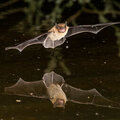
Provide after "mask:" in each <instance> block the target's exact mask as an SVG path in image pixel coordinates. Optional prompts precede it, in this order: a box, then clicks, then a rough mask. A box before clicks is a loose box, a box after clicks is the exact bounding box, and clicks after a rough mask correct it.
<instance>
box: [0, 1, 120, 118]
mask: <svg viewBox="0 0 120 120" xmlns="http://www.w3.org/2000/svg"><path fill="white" fill-rule="evenodd" d="M65 21H67V22H68V25H69V26H74V25H80V24H81V25H83V24H98V23H105V22H115V21H120V2H119V0H9V1H8V0H0V90H1V93H3V91H4V87H6V86H11V85H13V84H15V83H16V82H17V80H18V79H19V77H21V78H23V79H24V80H25V81H36V80H41V79H42V76H43V74H44V73H46V72H50V71H52V70H54V71H55V72H56V73H58V74H60V75H62V76H63V77H64V79H65V81H66V83H68V84H70V85H72V86H74V87H77V88H81V89H84V90H88V89H92V88H96V89H97V90H98V91H99V92H100V93H101V94H102V95H103V96H104V97H106V98H108V99H110V100H112V101H116V102H118V103H120V25H115V26H112V27H108V28H106V29H104V30H102V31H101V32H100V33H98V34H97V35H94V34H90V33H83V34H79V35H76V36H72V37H71V38H68V39H67V40H66V42H65V43H64V44H63V45H61V46H59V47H57V48H56V49H54V50H52V49H45V48H44V47H43V46H42V45H35V46H30V47H28V48H26V49H25V50H24V51H23V52H22V53H20V52H19V51H17V50H9V51H5V47H8V46H13V45H15V44H18V43H21V42H23V41H25V40H28V39H31V38H33V37H35V36H37V35H39V34H41V33H44V32H46V31H47V30H49V29H50V28H51V27H52V26H53V25H54V24H55V23H59V22H65ZM16 99H21V100H22V102H21V103H16V102H15V100H16ZM0 108H1V109H0V119H1V120H2V119H4V120H10V119H11V120H12V119H15V120H19V119H20V120H21V119H23V120H24V119H25V120H27V119H28V120H30V119H31V120H33V119H34V120H35V119H36V120H37V119H40V120H44V119H45V120H48V119H51V120H52V119H59V120H66V119H69V120H74V119H75V120H77V119H78V120H79V119H84V120H93V119H94V120H96V119H103V120H112V119H114V120H119V119H120V110H116V109H109V108H99V107H95V106H90V105H79V104H73V103H69V102H68V103H67V105H66V108H65V109H64V110H63V109H54V108H52V104H51V103H50V102H49V101H48V100H44V99H43V100H42V99H35V98H26V97H18V96H7V95H1V96H0Z"/></svg>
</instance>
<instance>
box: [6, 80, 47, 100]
mask: <svg viewBox="0 0 120 120" xmlns="http://www.w3.org/2000/svg"><path fill="white" fill-rule="evenodd" d="M5 94H8V95H18V96H27V97H36V98H47V95H46V87H45V85H44V83H43V81H42V80H41V81H35V82H26V81H24V80H22V79H21V78H20V79H19V80H18V82H17V83H16V84H14V85H12V86H10V87H5Z"/></svg>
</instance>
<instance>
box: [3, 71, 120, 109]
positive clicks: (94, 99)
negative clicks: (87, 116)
mask: <svg viewBox="0 0 120 120" xmlns="http://www.w3.org/2000/svg"><path fill="white" fill-rule="evenodd" d="M5 94H9V95H18V96H27V97H36V98H47V99H49V100H50V101H51V102H52V104H53V107H65V104H66V102H68V101H70V102H73V103H77V104H89V105H95V106H98V107H99V106H100V107H108V108H120V104H119V103H115V102H113V101H111V100H109V99H107V98H105V97H103V96H102V95H101V94H100V93H99V92H98V91H97V90H96V89H91V90H82V89H79V88H75V87H72V86H71V85H68V84H66V83H65V81H64V78H63V77H62V76H61V75H58V74H56V73H55V72H49V73H46V74H44V75H43V78H42V80H40V81H34V82H26V81H24V80H22V79H21V78H20V79H19V80H18V82H17V83H16V84H14V85H12V86H10V87H5Z"/></svg>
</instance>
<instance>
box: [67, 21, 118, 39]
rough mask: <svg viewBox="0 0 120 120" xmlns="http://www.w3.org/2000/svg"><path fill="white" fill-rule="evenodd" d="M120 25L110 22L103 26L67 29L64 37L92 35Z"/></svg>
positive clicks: (83, 26)
mask: <svg viewBox="0 0 120 120" xmlns="http://www.w3.org/2000/svg"><path fill="white" fill-rule="evenodd" d="M115 24H120V22H111V23H103V24H95V25H79V26H75V27H69V30H68V33H67V35H66V37H70V36H72V35H75V34H79V33H83V32H90V33H93V34H97V33H98V32H100V31H101V30H103V29H104V28H106V27H109V26H111V25H115Z"/></svg>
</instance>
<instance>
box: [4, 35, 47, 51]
mask: <svg viewBox="0 0 120 120" xmlns="http://www.w3.org/2000/svg"><path fill="white" fill-rule="evenodd" d="M47 34H48V33H45V34H42V35H40V36H38V37H35V38H33V39H30V40H28V41H25V42H23V43H21V44H18V45H17V46H13V47H6V48H5V50H10V49H17V50H19V51H20V52H21V51H23V50H24V49H25V48H26V47H28V46H30V45H34V44H43V42H44V40H45V39H46V37H47Z"/></svg>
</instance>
